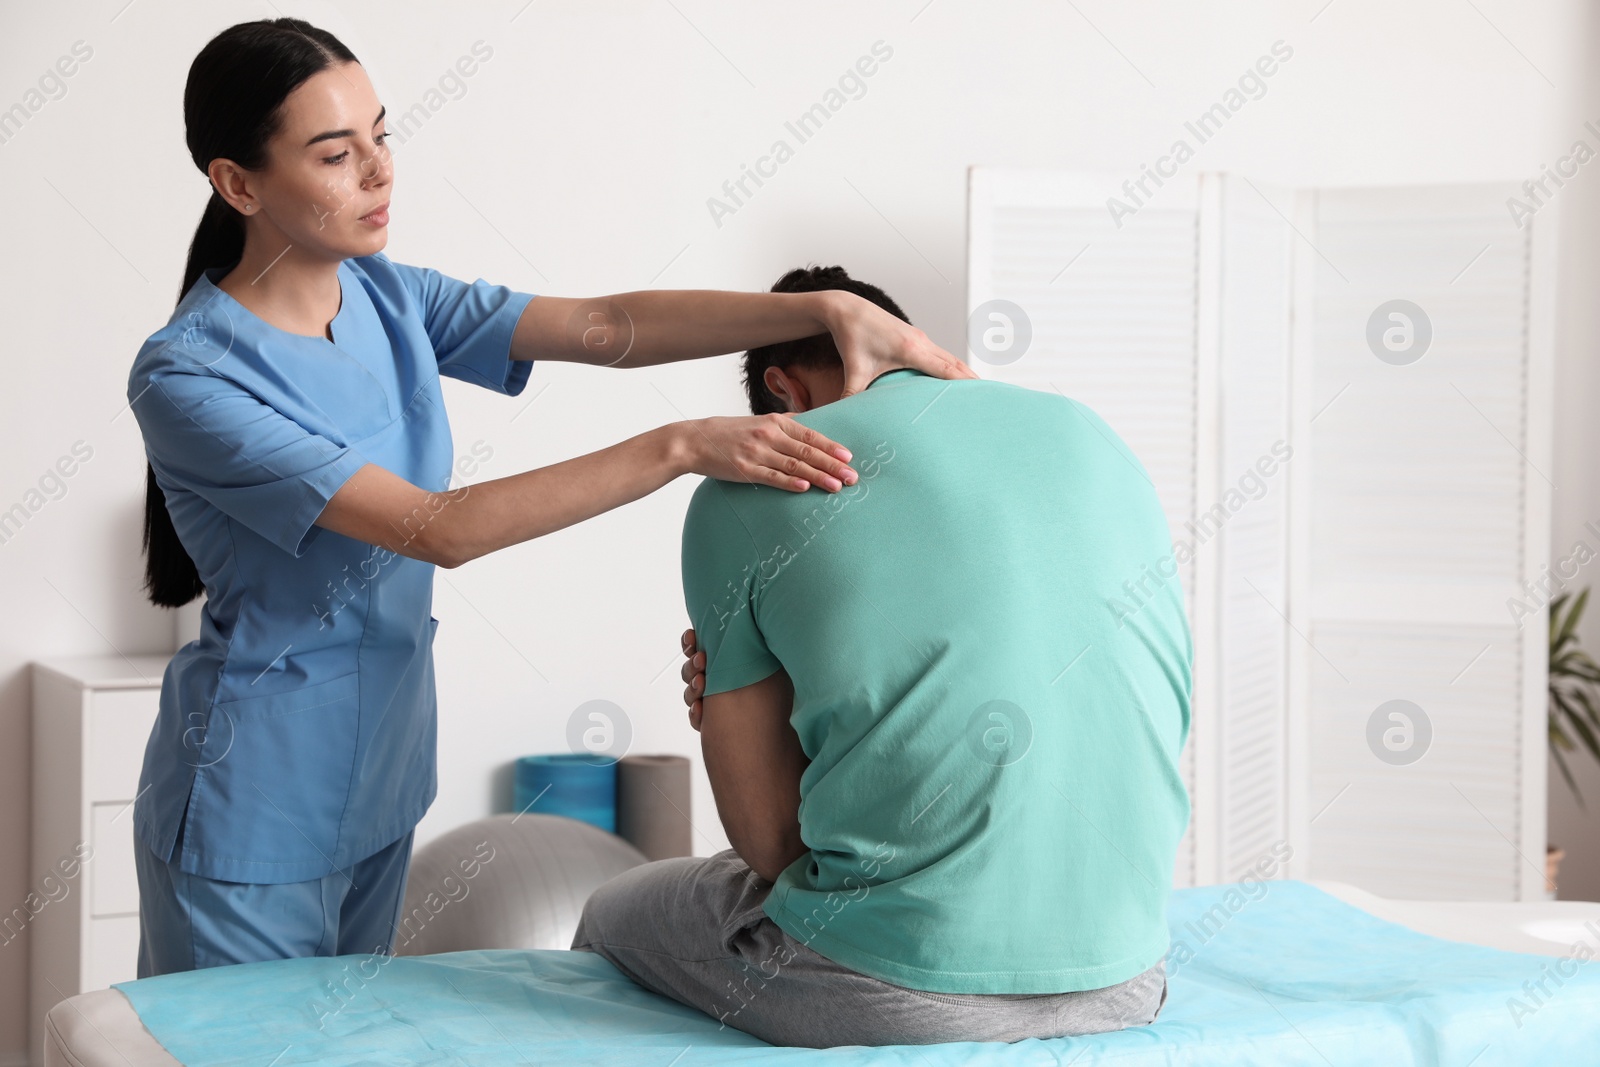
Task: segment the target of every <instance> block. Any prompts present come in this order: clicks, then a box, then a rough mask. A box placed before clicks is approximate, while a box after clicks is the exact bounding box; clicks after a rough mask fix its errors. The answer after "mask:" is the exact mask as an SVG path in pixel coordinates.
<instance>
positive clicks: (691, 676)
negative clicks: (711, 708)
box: [682, 630, 706, 730]
mask: <svg viewBox="0 0 1600 1067" xmlns="http://www.w3.org/2000/svg"><path fill="white" fill-rule="evenodd" d="M683 655H684V661H683V672H682V674H683V702H684V703H685V704H687V705H689V725H690V726H692V727H694V728H695V729H696V730H698V729H700V716H701V715H703V714H704V710H705V709H704V705H702V704H701V701H700V695H701V694H702V693H704V692H705V691H706V654H705V653H704V652H696V651H695V640H694V631H693V630H685V631H683Z"/></svg>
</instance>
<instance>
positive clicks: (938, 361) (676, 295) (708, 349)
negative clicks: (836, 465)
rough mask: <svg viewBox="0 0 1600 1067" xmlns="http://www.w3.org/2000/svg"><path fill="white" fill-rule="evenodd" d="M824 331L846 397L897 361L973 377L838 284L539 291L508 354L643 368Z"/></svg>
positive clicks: (915, 331) (924, 336)
mask: <svg viewBox="0 0 1600 1067" xmlns="http://www.w3.org/2000/svg"><path fill="white" fill-rule="evenodd" d="M820 333H828V334H832V335H833V339H834V344H835V346H836V347H837V348H838V349H839V355H840V357H841V358H842V359H843V360H844V371H845V387H844V395H845V396H850V395H851V394H853V393H857V392H860V391H861V390H862V389H865V388H866V387H867V384H868V383H869V382H871V381H872V379H874V378H876V377H877V376H878V375H880V374H882V373H884V372H885V371H887V370H893V369H894V368H896V367H913V368H915V369H917V370H920V371H923V372H924V373H926V374H931V375H933V376H934V377H936V378H976V377H977V375H976V374H974V373H973V372H972V370H971V369H970V368H969V367H968V366H967V365H966V364H965V363H962V362H961V361H960V360H958V359H956V358H955V357H954V356H952V355H950V353H948V352H946V351H945V350H944V349H942V348H940V347H939V346H938V345H936V344H934V343H933V342H932V341H930V340H929V339H928V335H927V334H925V333H923V332H922V331H921V330H919V329H917V328H916V327H915V326H912V325H911V324H910V323H908V322H904V321H902V320H900V319H898V318H896V317H895V316H893V315H891V314H889V313H888V312H887V311H885V310H883V309H882V308H880V307H878V306H877V305H876V304H874V303H872V302H871V301H870V300H864V299H862V298H861V297H859V296H856V295H855V294H854V293H848V292H845V291H844V290H842V289H828V290H823V291H821V292H814V293H739V292H728V291H725V290H720V289H647V290H641V291H639V292H633V293H618V294H616V295H615V296H602V297H594V298H591V299H577V298H573V297H559V296H539V297H535V298H534V299H533V300H530V301H529V302H528V306H527V308H526V309H525V310H524V311H523V313H522V316H521V318H519V319H518V320H517V325H516V329H515V330H514V331H513V333H512V335H511V358H512V359H551V360H558V361H565V362H571V363H589V364H592V365H595V366H601V367H648V366H654V365H656V364H659V363H674V362H677V361H678V360H684V359H699V358H701V357H702V356H717V355H722V354H724V353H727V352H740V351H744V350H746V349H750V348H758V347H760V346H762V345H770V344H776V343H778V342H779V341H792V340H795V339H796V338H800V337H811V336H814V335H816V334H820Z"/></svg>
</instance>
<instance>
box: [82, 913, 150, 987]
mask: <svg viewBox="0 0 1600 1067" xmlns="http://www.w3.org/2000/svg"><path fill="white" fill-rule="evenodd" d="M84 936H85V937H87V938H88V939H89V943H88V945H87V950H86V951H85V952H84V959H85V961H86V968H85V970H84V974H83V989H82V990H81V991H82V992H85V993H87V992H89V990H91V989H105V988H106V987H107V986H109V985H111V984H112V983H113V982H131V981H132V980H133V979H135V978H137V977H138V976H139V916H137V915H124V916H121V917H119V918H115V919H90V920H89V922H88V929H87V930H85V931H84Z"/></svg>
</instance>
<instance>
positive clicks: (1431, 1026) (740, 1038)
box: [116, 881, 1600, 1067]
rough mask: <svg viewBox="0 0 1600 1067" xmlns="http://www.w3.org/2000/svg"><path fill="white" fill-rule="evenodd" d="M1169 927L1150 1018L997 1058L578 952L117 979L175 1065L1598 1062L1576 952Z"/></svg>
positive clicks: (1173, 907) (1218, 894)
mask: <svg viewBox="0 0 1600 1067" xmlns="http://www.w3.org/2000/svg"><path fill="white" fill-rule="evenodd" d="M1169 921H1170V924H1171V928H1172V938H1173V952H1172V953H1171V955H1170V956H1169V960H1168V966H1169V969H1170V971H1171V975H1172V976H1171V986H1170V992H1169V996H1168V1001H1167V1005H1166V1008H1165V1009H1164V1010H1163V1012H1162V1015H1161V1018H1160V1020H1159V1021H1157V1022H1156V1023H1154V1024H1153V1025H1151V1026H1147V1027H1141V1028H1138V1029H1135V1030H1125V1031H1120V1032H1117V1033H1112V1034H1097V1035H1093V1036H1090V1037H1081V1038H1055V1039H1051V1040H1047V1041H1032V1040H1030V1041H1021V1042H1018V1043H1016V1044H1013V1045H1001V1044H950V1045H922V1046H909V1045H901V1046H894V1047H890V1048H881V1049H867V1048H859V1047H852V1048H845V1049H832V1050H813V1049H778V1048H772V1047H770V1046H768V1045H765V1044H764V1043H762V1042H760V1041H758V1040H756V1039H755V1038H752V1037H749V1036H747V1035H745V1034H742V1033H740V1032H738V1031H736V1030H732V1029H719V1028H718V1024H717V1023H716V1022H715V1021H714V1020H712V1019H710V1018H709V1017H707V1016H704V1015H701V1014H700V1013H698V1012H696V1011H692V1010H690V1009H688V1008H685V1007H682V1006H680V1005H678V1004H676V1003H674V1002H672V1001H670V1000H667V999H665V998H662V997H658V996H655V995H654V994H651V993H647V992H645V991H643V990H641V989H639V988H638V987H636V986H635V985H634V984H633V983H632V982H630V981H628V980H627V979H626V978H624V977H622V976H621V975H620V974H619V973H618V972H617V971H616V970H615V969H613V968H612V967H611V965H610V964H608V963H606V962H605V961H604V960H601V959H600V958H598V957H596V956H593V955H591V954H589V953H583V952H552V951H545V952H532V951H527V952H525V951H508V950H501V951H492V952H452V953H446V954H441V955H437V956H426V957H400V958H395V959H391V960H389V961H388V962H386V963H378V962H376V961H374V960H373V959H372V958H370V957H361V956H342V957H335V958H331V959H330V958H314V959H299V960H285V961H278V962H271V963H250V964H243V965H240V966H235V967H225V968H218V969H212V970H206V971H193V972H188V973H184V974H174V975H164V976H162V977H159V978H146V979H143V980H141V981H137V982H125V983H123V984H121V985H118V986H117V987H116V988H117V989H120V990H122V992H123V993H124V994H126V995H127V997H128V999H129V1000H130V1001H131V1002H132V1004H133V1006H134V1008H135V1009H136V1010H137V1011H138V1013H139V1016H140V1018H141V1019H143V1021H144V1024H145V1026H146V1027H147V1028H148V1029H149V1030H150V1032H151V1033H152V1034H153V1035H155V1037H156V1039H157V1040H159V1041H160V1042H161V1043H162V1045H164V1046H166V1048H167V1049H168V1050H169V1051H170V1052H171V1053H172V1054H173V1055H174V1056H175V1057H177V1058H178V1059H179V1060H181V1061H182V1062H183V1063H185V1064H189V1065H193V1067H200V1065H220V1064H240V1065H245V1064H248V1065H250V1067H267V1065H269V1064H271V1065H273V1067H290V1065H292V1064H309V1063H317V1064H349V1065H354V1064H373V1063H383V1064H472V1065H474V1067H502V1065H507V1067H509V1065H511V1064H518V1063H537V1064H576V1065H595V1067H635V1065H649V1067H696V1065H701V1064H727V1063H769V1062H770V1063H781V1064H785V1065H789V1064H813V1063H815V1064H822V1063H827V1064H871V1065H873V1067H891V1065H901V1064H904V1065H907V1067H955V1065H957V1064H997V1065H1005V1067H1024V1065H1029V1067H1033V1065H1041V1067H1042V1065H1053V1067H1066V1065H1069V1064H1070V1065H1071V1067H1097V1065H1100V1064H1118V1065H1121V1067H1145V1065H1156V1064H1161V1065H1179V1064H1184V1065H1188V1064H1192V1065H1195V1067H1231V1065H1238V1064H1263V1065H1266V1064H1270V1065H1272V1067H1294V1065H1299V1064H1306V1065H1314V1067H1347V1065H1348V1067H1369V1065H1381V1067H1406V1065H1418V1067H1421V1065H1425V1064H1426V1065H1434V1064H1442V1065H1445V1067H1468V1065H1470V1067H1509V1065H1519V1067H1520V1065H1526V1064H1555V1065H1558V1067H1579V1065H1582V1064H1590V1063H1597V1062H1600V963H1596V962H1588V961H1587V960H1585V959H1584V958H1583V955H1584V954H1580V955H1579V956H1576V957H1573V958H1569V959H1567V960H1566V961H1565V962H1563V960H1562V959H1558V958H1555V957H1546V956H1532V955H1522V954H1519V953H1511V952H1501V951H1499V950H1496V949H1489V948H1480V947H1478V946H1475V945H1465V944H1458V943H1456V942H1452V941H1442V940H1439V939H1437V938H1432V937H1427V936H1425V935H1422V934H1418V933H1415V932H1413V931H1411V930H1409V929H1407V928H1405V927H1403V926H1399V925H1396V924H1394V923H1389V922H1384V921H1383V920H1381V919H1377V918H1374V917H1373V916H1371V915H1368V914H1367V913H1366V912H1364V911H1361V910H1360V909H1358V908H1354V907H1351V906H1350V905H1347V904H1345V903H1343V902H1342V901H1339V900H1337V899H1335V898H1334V897H1331V896H1329V895H1328V894H1326V893H1324V892H1322V891H1321V890H1318V889H1315V888H1313V887H1312V886H1309V885H1307V884H1305V883H1303V882H1295V881H1285V882H1270V883H1246V884H1243V885H1238V886H1208V887H1204V888H1200V889H1185V890H1178V891H1177V892H1175V893H1174V894H1173V897H1172V901H1171V904H1170V905H1169ZM1568 955H1569V957H1571V956H1572V954H1570V953H1569V954H1568ZM367 976H370V977H367ZM337 983H342V984H343V987H344V992H343V993H342V994H339V995H335V994H334V993H333V992H332V989H333V984H337ZM1525 983H1527V985H1525ZM1540 983H1542V991H1541V988H1540ZM1530 990H1531V992H1530ZM1519 1004H1520V1005H1521V1010H1514V1009H1517V1007H1518V1005H1519ZM319 1022H320V1023H321V1026H320V1028H319Z"/></svg>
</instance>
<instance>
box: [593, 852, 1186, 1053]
mask: <svg viewBox="0 0 1600 1067" xmlns="http://www.w3.org/2000/svg"><path fill="white" fill-rule="evenodd" d="M771 888H772V884H771V883H770V882H767V881H765V880H764V879H762V878H761V877H759V876H758V875H756V874H755V872H753V871H751V870H750V868H749V867H748V866H746V865H745V863H744V861H743V860H741V859H740V858H739V857H738V855H737V854H736V853H735V852H734V851H733V850H732V849H729V850H727V851H724V852H719V853H717V854H716V855H715V856H711V857H708V858H681V859H670V860H660V861H658V862H656V863H647V864H644V865H643V866H641V867H635V868H634V869H632V870H630V871H627V872H625V873H623V874H620V875H618V876H617V877H615V878H613V879H611V881H609V882H607V883H605V884H604V885H602V886H601V887H600V888H599V889H597V890H596V891H595V892H594V895H593V896H591V897H590V898H589V901H588V903H587V904H586V905H585V907H584V909H583V917H582V919H581V920H580V921H579V923H578V931H577V934H576V935H575V936H574V937H573V940H572V947H573V948H575V949H586V950H589V951H592V952H596V953H598V954H600V955H601V956H603V957H605V958H606V959H607V960H610V961H611V962H612V963H613V964H615V965H616V967H617V969H618V970H620V971H622V973H623V974H626V975H627V976H628V977H629V978H632V979H633V980H634V981H635V982H637V983H639V984H640V985H642V986H644V987H645V988H646V989H649V990H652V991H654V992H656V993H660V994H662V995H664V996H668V997H671V998H672V999H674V1000H676V1001H679V1002H680V1003H683V1004H687V1005H688V1006H689V1007H691V1008H698V1009H699V1010H701V1011H703V1012H705V1013H706V1014H708V1015H710V1016H711V1017H712V1018H714V1019H720V1020H721V1021H722V1023H723V1024H724V1025H726V1026H732V1027H735V1028H737V1029H739V1030H743V1031H745V1032H746V1033H749V1034H754V1035H755V1036H756V1037H759V1038H761V1039H762V1040H764V1041H768V1042H771V1043H772V1044H774V1045H795V1046H803V1047H809V1048H829V1047H832V1046H834V1045H902V1044H906V1045H922V1044H932V1043H934V1042H940V1041H1018V1040H1021V1039H1022V1038H1026V1037H1064V1036H1069V1035H1076V1034H1094V1033H1102V1032H1105V1031H1108V1030H1121V1029H1123V1028H1125V1027H1130V1026H1143V1025H1145V1024H1147V1023H1151V1022H1154V1021H1155V1018H1156V1016H1157V1015H1158V1014H1160V1012H1161V1008H1162V1006H1163V1005H1164V1004H1165V1003H1166V1000H1167V976H1166V968H1165V966H1164V964H1163V962H1162V961H1157V962H1156V964H1155V965H1154V966H1152V967H1151V968H1150V969H1149V970H1147V971H1145V972H1144V973H1143V974H1140V975H1137V976H1135V977H1133V978H1130V979H1128V980H1127V981H1125V982H1120V983H1118V984H1117V985H1113V986H1107V987H1106V988H1104V989H1090V990H1083V991H1081V992H1075V993H987V994H976V993H975V994H953V993H926V992H921V991H918V990H914V989H905V988H902V987H901V986H897V985H891V984H889V983H888V982H882V981H879V980H878V979H876V978H870V977H868V976H867V975H864V974H860V973H858V972H856V971H852V970H850V969H849V968H847V967H842V966H840V965H839V964H837V963H834V962H833V961H832V960H829V959H827V958H825V957H823V956H821V955H819V954H818V953H817V952H815V951H813V950H812V949H810V948H807V947H806V945H805V944H804V943H803V942H801V941H797V940H796V939H794V938H793V937H790V936H789V935H788V934H787V933H785V932H784V931H783V930H782V929H781V928H780V927H779V926H778V925H777V924H776V923H774V922H773V921H772V920H771V919H770V918H768V917H767V914H766V913H765V912H764V911H762V910H761V905H762V902H763V901H764V900H766V897H767V893H768V891H769V890H770V889H771ZM1063 921H1070V918H1064V920H1063ZM784 961H787V962H784Z"/></svg>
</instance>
